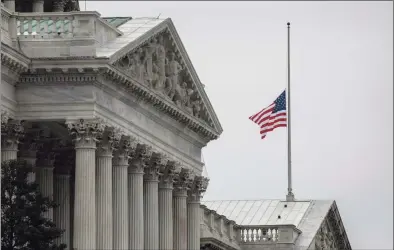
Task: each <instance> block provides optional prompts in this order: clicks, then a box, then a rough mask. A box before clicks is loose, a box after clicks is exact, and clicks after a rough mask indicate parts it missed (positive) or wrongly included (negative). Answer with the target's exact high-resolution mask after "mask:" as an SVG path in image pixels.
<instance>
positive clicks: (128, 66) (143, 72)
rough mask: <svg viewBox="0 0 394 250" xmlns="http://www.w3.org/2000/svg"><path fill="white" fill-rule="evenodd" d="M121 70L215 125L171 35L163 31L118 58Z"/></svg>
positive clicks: (117, 65) (183, 108)
mask: <svg viewBox="0 0 394 250" xmlns="http://www.w3.org/2000/svg"><path fill="white" fill-rule="evenodd" d="M114 66H116V67H117V68H118V69H120V70H122V71H123V72H125V73H126V74H128V75H130V76H132V77H134V78H136V79H137V81H138V82H139V83H141V84H143V85H145V86H146V87H148V88H149V89H151V90H153V91H154V92H156V93H157V94H158V95H160V96H162V97H164V98H165V99H167V100H169V101H171V102H173V103H174V104H175V105H176V106H178V107H179V108H180V109H182V110H184V111H186V112H187V113H189V114H190V115H193V116H195V117H196V118H198V119H202V120H203V121H205V122H206V123H207V124H209V125H211V126H212V124H213V123H212V120H211V118H210V117H209V114H208V110H207V109H206V107H205V106H204V104H203V102H202V100H201V98H200V96H199V94H198V91H197V90H196V87H195V84H194V82H193V80H192V78H191V76H190V73H189V72H188V70H187V69H186V67H185V63H184V61H183V59H182V57H181V56H180V53H179V52H178V50H177V48H176V45H175V43H174V41H172V37H171V36H170V35H169V32H166V31H165V32H162V33H161V34H158V35H157V36H155V37H153V38H151V39H150V40H149V41H147V42H146V43H145V44H144V45H142V46H141V47H139V48H136V49H135V50H133V51H131V52H130V53H128V54H127V55H126V56H124V57H123V58H121V59H119V60H118V61H117V62H116V63H115V65H114Z"/></svg>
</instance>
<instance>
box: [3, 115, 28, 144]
mask: <svg viewBox="0 0 394 250" xmlns="http://www.w3.org/2000/svg"><path fill="white" fill-rule="evenodd" d="M24 134H25V133H24V128H23V121H19V120H10V119H9V116H8V114H7V113H5V112H2V113H1V150H3V151H4V150H18V144H19V141H20V139H21V138H22V137H23V136H24Z"/></svg>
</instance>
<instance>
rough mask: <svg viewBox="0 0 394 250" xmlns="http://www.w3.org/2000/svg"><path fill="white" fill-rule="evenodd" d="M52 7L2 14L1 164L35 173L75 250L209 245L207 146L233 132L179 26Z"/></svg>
mask: <svg viewBox="0 0 394 250" xmlns="http://www.w3.org/2000/svg"><path fill="white" fill-rule="evenodd" d="M45 2H46V1H33V3H32V11H33V12H26V11H21V10H19V9H18V8H19V7H18V6H20V3H19V1H18V0H17V1H16V2H15V1H11V0H8V1H6V2H5V3H4V6H2V18H3V20H7V22H6V23H5V26H4V28H2V32H3V33H2V35H3V34H4V36H2V49H1V56H2V86H1V88H2V89H1V90H2V91H1V94H2V102H1V126H2V130H1V131H2V138H1V156H2V157H1V160H2V161H4V160H10V159H17V158H19V159H25V160H27V161H28V162H29V163H31V164H32V165H33V166H34V168H33V170H34V173H32V175H31V180H32V181H33V180H35V181H37V182H38V183H39V184H40V187H41V191H42V192H43V193H44V194H45V195H47V196H50V197H53V199H54V200H55V201H56V202H58V203H59V204H60V206H59V207H57V208H56V209H54V211H49V212H48V213H47V214H45V216H48V217H49V218H53V220H54V221H55V223H56V224H57V225H58V227H60V228H62V229H64V230H65V233H64V234H63V236H62V237H61V238H60V239H58V242H59V243H65V244H67V245H68V249H76V250H88V249H89V250H91V249H136V250H137V249H138V250H140V249H152V250H154V249H179V250H181V249H182V250H184V249H199V240H200V239H199V237H200V236H199V230H200V229H199V228H200V223H199V221H200V216H201V215H200V213H199V211H200V209H199V205H200V196H201V194H202V193H203V192H204V191H205V190H206V188H207V184H208V179H207V178H205V177H202V170H203V166H204V164H203V162H202V160H201V149H202V148H203V147H204V146H206V145H207V143H209V142H210V141H211V140H215V139H217V138H218V137H219V135H220V133H221V132H222V128H221V126H220V123H219V121H218V119H217V117H216V115H215V113H214V111H213V109H212V106H211V104H210V103H209V100H208V98H207V96H206V94H205V91H204V87H203V85H202V84H201V83H200V81H199V79H198V77H197V75H196V72H195V71H194V68H193V66H192V64H191V62H190V59H189V58H188V56H187V53H186V50H185V49H184V47H183V45H182V42H181V40H180V38H179V36H178V34H177V32H176V30H175V27H174V25H173V23H172V21H171V20H170V19H165V20H162V19H149V18H148V19H132V18H129V19H124V20H123V19H122V20H121V21H120V22H118V24H116V25H112V24H110V22H109V21H108V20H109V19H104V18H101V17H100V14H98V13H96V12H80V11H75V10H77V9H73V10H74V12H68V13H65V12H63V10H65V9H64V8H65V7H64V6H63V5H61V4H60V3H62V4H63V3H64V4H69V5H70V4H71V5H72V3H74V4H75V2H74V1H67V3H66V2H65V1H56V2H55V3H56V4H54V5H53V6H52V12H44V13H42V10H43V8H44V9H45V8H46V7H45V6H46V5H45V4H46V3H45ZM68 2H70V3H68ZM15 5H16V7H15ZM15 8H17V9H18V10H19V11H20V12H14V10H15ZM36 12H37V13H38V12H40V13H39V14H37V13H36ZM47 20H53V21H54V22H56V24H57V25H56V27H55V26H53V25H52V23H51V22H48V21H47ZM69 20H72V22H69ZM22 23H23V25H21V24H22ZM119 23H120V24H119ZM148 23H149V25H147V26H146V24H148ZM93 24H94V25H96V26H95V27H96V28H93V26H92V25H93ZM144 25H145V26H144ZM136 26H140V28H139V29H138V31H134V29H135V27H136ZM59 27H60V28H59ZM54 31H56V32H54ZM92 31H93V32H94V34H93V33H92ZM142 31H144V32H142ZM136 32H137V33H136ZM37 34H39V35H37ZM136 35H137V36H138V39H137V40H136ZM70 39H71V40H70ZM16 41H18V43H19V44H17V43H16ZM69 41H72V42H71V43H70V42H69ZM48 48H50V49H48Z"/></svg>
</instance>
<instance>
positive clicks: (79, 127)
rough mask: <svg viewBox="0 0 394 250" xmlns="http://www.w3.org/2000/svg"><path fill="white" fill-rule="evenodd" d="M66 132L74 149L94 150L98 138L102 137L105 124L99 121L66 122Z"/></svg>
mask: <svg viewBox="0 0 394 250" xmlns="http://www.w3.org/2000/svg"><path fill="white" fill-rule="evenodd" d="M66 124H67V127H68V130H69V132H70V134H71V136H72V137H73V141H74V142H75V148H90V149H95V148H96V142H98V138H101V137H102V133H103V132H104V129H105V124H104V122H103V121H102V120H101V119H92V120H84V119H80V120H78V121H67V122H66Z"/></svg>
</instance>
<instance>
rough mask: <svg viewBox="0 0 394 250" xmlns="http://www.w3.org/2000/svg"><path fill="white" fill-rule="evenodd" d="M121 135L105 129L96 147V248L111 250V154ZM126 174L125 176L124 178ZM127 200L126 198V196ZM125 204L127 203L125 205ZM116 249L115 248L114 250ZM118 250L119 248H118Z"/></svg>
mask: <svg viewBox="0 0 394 250" xmlns="http://www.w3.org/2000/svg"><path fill="white" fill-rule="evenodd" d="M120 136H121V134H120V133H119V132H118V131H114V130H113V129H107V130H106V131H105V132H104V134H103V138H102V140H101V142H100V143H99V144H98V146H97V152H96V154H97V156H96V210H97V212H96V223H97V231H96V240H97V243H96V247H97V249H108V250H110V249H112V248H113V247H114V241H113V232H114V228H113V216H114V215H113V203H112V197H113V195H112V184H113V182H112V171H113V169H112V152H113V150H114V148H116V147H117V146H118V144H119V140H120ZM126 175H127V173H126V174H125V176H126ZM126 198H127V196H126ZM126 204H127V203H126ZM115 249H117V248H115ZM119 249H120V248H119Z"/></svg>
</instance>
